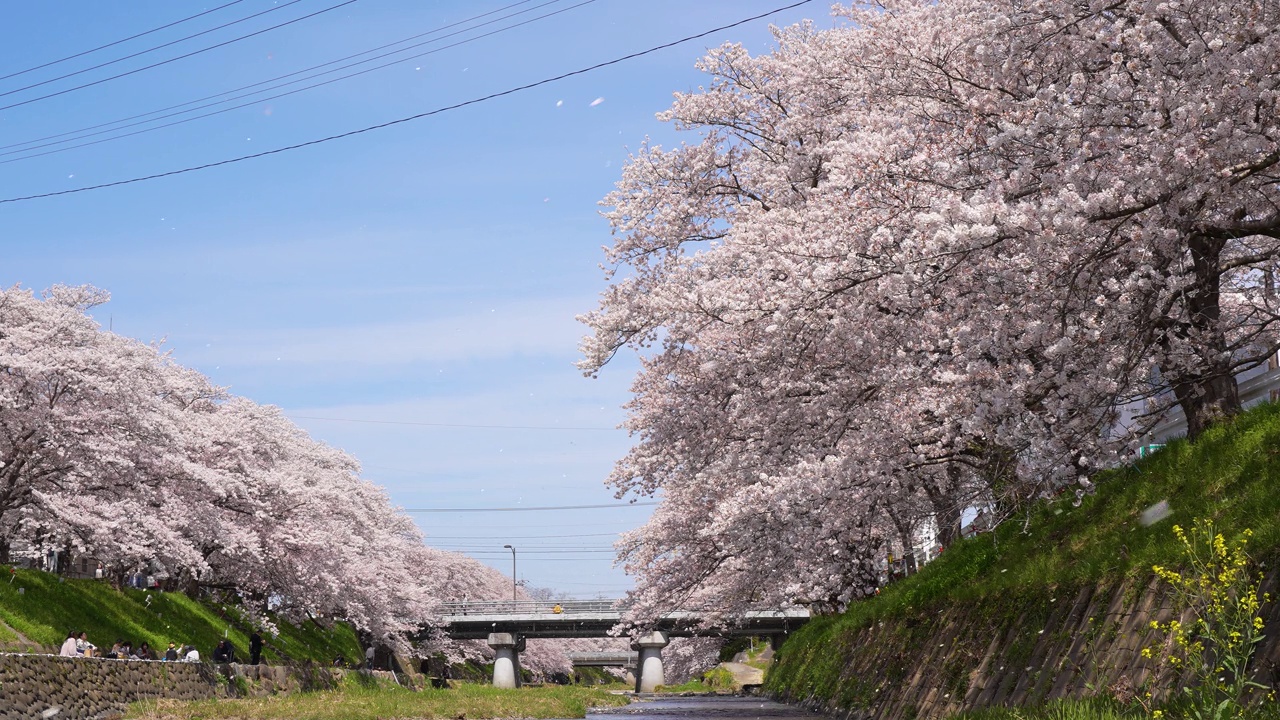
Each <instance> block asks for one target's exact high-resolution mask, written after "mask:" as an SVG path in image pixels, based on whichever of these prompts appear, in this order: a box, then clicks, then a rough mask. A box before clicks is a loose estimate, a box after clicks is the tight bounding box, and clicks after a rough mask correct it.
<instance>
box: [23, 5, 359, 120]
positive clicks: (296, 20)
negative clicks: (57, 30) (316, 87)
mask: <svg viewBox="0 0 1280 720" xmlns="http://www.w3.org/2000/svg"><path fill="white" fill-rule="evenodd" d="M358 1H359V0H344V1H343V2H340V3H338V4H337V5H330V6H329V7H327V8H323V9H321V10H317V11H315V12H313V13H310V14H308V15H303V16H302V17H297V18H294V19H292V20H289V21H286V22H282V23H280V24H278V25H272V26H271V27H268V28H263V29H261V30H257V31H255V32H251V33H248V34H246V35H241V36H239V37H234V38H231V39H230V40H224V41H223V42H220V43H217V44H215V45H209V46H207V47H203V48H200V49H199V50H192V51H191V52H188V53H184V54H182V55H178V56H175V57H171V58H169V59H168V60H161V61H160V62H156V63H151V64H150V65H144V66H142V67H140V68H135V69H133V70H129V71H127V72H122V73H119V74H117V75H111V76H108V77H105V78H101V79H98V80H94V81H93V82H87V83H83V84H81V85H75V86H73V87H69V88H66V89H64V90H59V91H57V92H53V93H49V94H47V95H40V96H37V97H34V98H29V99H27V100H23V101H21V102H16V103H10V104H8V105H3V106H0V110H10V109H13V108H16V107H22V106H23V105H30V104H31V103H34V102H39V101H41V100H48V99H49V98H52V97H58V96H59V95H66V94H67V93H72V92H75V91H77V90H83V89H84V88H87V87H93V86H95V85H101V84H103V83H106V82H111V81H112V80H119V79H120V78H122V77H128V76H130V75H136V74H138V73H140V72H144V71H147V70H150V69H152V68H157V67H160V66H162V65H168V64H169V63H172V62H177V61H179V60H185V59H186V58H189V57H193V56H195V55H200V54H202V53H206V52H209V51H210V50H217V49H218V48H220V47H226V46H227V45H230V44H232V43H237V42H240V41H241V40H247V39H249V38H251V37H256V36H258V35H262V34H265V33H269V32H271V31H272V30H278V29H280V28H282V27H286V26H289V25H293V24H294V23H300V22H302V21H303V20H309V19H311V18H313V17H315V16H317V15H323V14H324V13H327V12H332V11H333V10H337V9H338V8H341V7H346V6H347V5H351V4H353V3H355V2H358ZM295 2H301V0H289V3H288V4H289V5H292V4H293V3H295ZM281 7H283V6H281ZM14 92H18V91H17V90H14V91H11V92H7V93H0V97H3V96H5V95H12V94H13V93H14Z"/></svg>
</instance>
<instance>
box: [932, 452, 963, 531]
mask: <svg viewBox="0 0 1280 720" xmlns="http://www.w3.org/2000/svg"><path fill="white" fill-rule="evenodd" d="M961 472H962V470H961V468H960V466H959V465H957V464H956V463H951V464H950V465H947V482H946V487H934V486H933V485H932V484H931V483H928V482H925V483H924V492H925V494H926V495H928V496H929V504H930V505H932V506H933V518H934V523H935V524H936V525H937V526H938V544H939V545H941V546H942V547H944V548H945V547H951V545H952V544H954V543H955V541H956V540H959V539H960V513H961V512H962V511H963V510H964V508H962V507H960V501H959V500H957V499H956V494H957V493H956V491H957V490H958V489H959V488H960V473H961Z"/></svg>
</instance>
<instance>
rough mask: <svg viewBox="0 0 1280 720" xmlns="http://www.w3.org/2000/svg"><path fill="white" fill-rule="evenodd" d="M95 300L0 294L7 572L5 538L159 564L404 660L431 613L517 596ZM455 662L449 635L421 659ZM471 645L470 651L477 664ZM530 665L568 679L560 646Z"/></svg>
mask: <svg viewBox="0 0 1280 720" xmlns="http://www.w3.org/2000/svg"><path fill="white" fill-rule="evenodd" d="M106 300H107V294H106V293H105V292H103V291H101V290H97V289H95V288H91V287H55V288H52V289H50V290H49V291H47V292H46V293H44V294H43V295H36V294H35V293H33V292H30V291H27V290H24V289H21V288H11V289H8V290H0V555H3V556H4V557H0V562H3V561H7V560H8V554H9V551H10V549H11V548H12V546H13V545H14V544H15V543H23V544H26V545H28V546H35V547H46V548H53V549H59V550H61V551H62V553H63V555H64V556H66V555H67V554H72V555H83V556H87V557H91V558H93V559H95V560H98V561H101V562H102V563H104V565H105V570H106V574H107V575H108V576H109V577H111V576H114V577H123V576H125V575H126V574H128V573H132V572H134V571H137V570H139V569H150V570H156V569H163V570H164V571H165V572H166V573H167V574H168V575H169V576H170V578H171V579H172V581H174V582H176V583H177V585H178V586H179V587H181V588H182V589H189V590H199V589H219V590H223V591H225V592H230V593H233V594H235V595H236V596H238V597H239V598H240V599H241V600H242V601H243V602H244V604H245V606H246V609H247V610H248V611H249V613H250V615H251V616H254V617H259V618H262V619H263V624H264V626H266V625H268V624H269V623H267V621H266V620H265V618H267V617H268V615H267V614H266V613H267V611H268V610H271V611H272V612H275V613H277V614H278V615H281V616H283V617H286V618H289V619H294V620H299V619H309V618H328V619H341V620H346V621H349V622H351V623H353V624H354V625H355V626H356V627H358V628H359V629H361V630H363V631H365V632H366V633H368V634H369V635H370V636H371V637H372V638H373V639H375V640H377V641H381V642H389V643H391V644H393V645H396V646H397V647H400V648H401V649H404V648H405V644H406V641H407V640H408V639H409V638H411V637H414V636H416V635H417V634H418V632H419V631H420V629H421V628H422V627H423V626H425V625H430V624H432V623H433V622H434V621H437V620H438V618H439V615H440V613H439V604H440V603H441V602H444V601H450V600H461V599H465V598H469V599H473V600H476V599H490V600H500V599H503V598H506V597H509V593H510V587H511V585H510V580H509V578H507V577H506V576H505V575H504V574H503V573H501V572H499V571H497V570H494V569H492V568H489V567H488V566H486V565H484V564H483V563H480V562H479V561H476V560H473V559H470V558H467V557H465V556H463V555H460V554H458V553H451V552H445V551H442V550H437V549H434V548H430V547H427V546H425V545H424V544H423V538H422V536H421V533H420V532H419V531H418V529H417V527H416V526H415V525H414V524H413V522H412V521H411V520H410V519H409V518H408V516H406V515H405V514H403V513H401V512H399V511H398V510H397V509H396V508H395V507H394V506H392V504H391V503H390V501H389V499H388V498H387V496H386V494H385V492H384V491H383V490H382V489H381V488H379V487H377V486H376V485H373V484H372V483H369V482H367V481H365V480H363V479H361V477H360V467H359V465H358V463H357V462H356V460H355V459H354V458H352V457H351V456H349V455H347V454H345V453H343V452H341V451H339V450H336V449H334V448H332V447H329V446H327V445H324V444H323V443H320V442H317V441H315V440H312V439H311V438H310V437H308V436H307V435H306V433H304V432H303V431H302V430H301V429H299V428H298V427H297V426H295V425H294V424H293V423H292V422H290V421H289V420H288V419H287V418H286V417H285V416H284V414H283V413H282V412H281V411H280V410H279V409H278V408H274V407H268V406H263V405H258V404H256V403H254V402H252V401H250V400H248V399H245V398H242V397H236V396H233V395H231V394H229V393H228V392H226V391H225V390H224V389H222V388H219V387H216V386H214V385H213V384H211V383H210V382H209V380H208V378H206V377H204V376H203V375H201V374H200V373H198V372H195V371H193V370H190V369H187V368H184V367H182V366H180V365H178V364H177V363H175V362H173V361H172V360H171V359H170V358H169V357H167V355H166V354H165V353H163V352H162V351H161V350H160V349H159V348H157V347H154V346H151V345H147V344H144V343H141V342H138V341H136V340H132V339H129V338H125V337H122V336H120V335H116V334H114V333H111V332H106V331H104V330H102V329H101V328H100V327H99V326H98V325H97V324H96V323H95V322H94V321H93V320H92V319H91V318H90V317H89V316H88V315H87V311H88V310H89V309H90V308H92V307H93V306H95V305H98V304H100V303H103V302H105V301H106ZM436 649H444V650H445V651H447V652H448V653H450V654H451V655H453V656H455V658H456V659H462V657H463V655H465V653H464V652H463V651H462V650H461V649H460V648H459V646H458V645H456V644H452V643H448V642H447V641H446V640H444V639H443V638H435V639H434V640H433V642H432V643H428V644H427V645H426V646H424V647H421V648H419V650H420V651H421V652H423V653H430V652H432V651H434V650H436ZM483 652H484V651H483V650H480V649H473V654H483ZM525 666H526V667H530V668H532V669H534V670H536V671H539V672H550V671H553V670H564V669H567V668H568V661H567V658H566V656H565V654H564V648H563V647H562V646H559V645H554V644H553V645H550V646H548V647H546V648H543V649H540V650H537V651H534V652H531V653H529V655H528V657H527V658H526V659H525Z"/></svg>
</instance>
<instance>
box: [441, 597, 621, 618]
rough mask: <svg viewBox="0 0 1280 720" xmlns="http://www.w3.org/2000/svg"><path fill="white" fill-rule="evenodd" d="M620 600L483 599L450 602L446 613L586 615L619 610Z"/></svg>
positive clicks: (445, 607)
mask: <svg viewBox="0 0 1280 720" xmlns="http://www.w3.org/2000/svg"><path fill="white" fill-rule="evenodd" d="M620 602H621V601H620V600H561V601H559V602H556V601H550V602H547V601H542V600H483V601H479V600H477V601H467V602H448V603H443V605H442V606H441V611H442V614H444V615H454V616H457V615H585V614H595V613H603V612H617V611H618V610H619V603H620Z"/></svg>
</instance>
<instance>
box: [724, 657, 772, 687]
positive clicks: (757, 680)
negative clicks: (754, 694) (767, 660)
mask: <svg viewBox="0 0 1280 720" xmlns="http://www.w3.org/2000/svg"><path fill="white" fill-rule="evenodd" d="M720 667H722V668H724V669H725V670H728V671H729V672H730V673H731V674H732V675H733V681H734V682H735V683H737V684H738V687H742V686H743V685H760V684H762V683H764V671H763V670H761V669H760V668H758V667H751V666H750V665H748V664H746V663H740V662H724V663H720Z"/></svg>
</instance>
